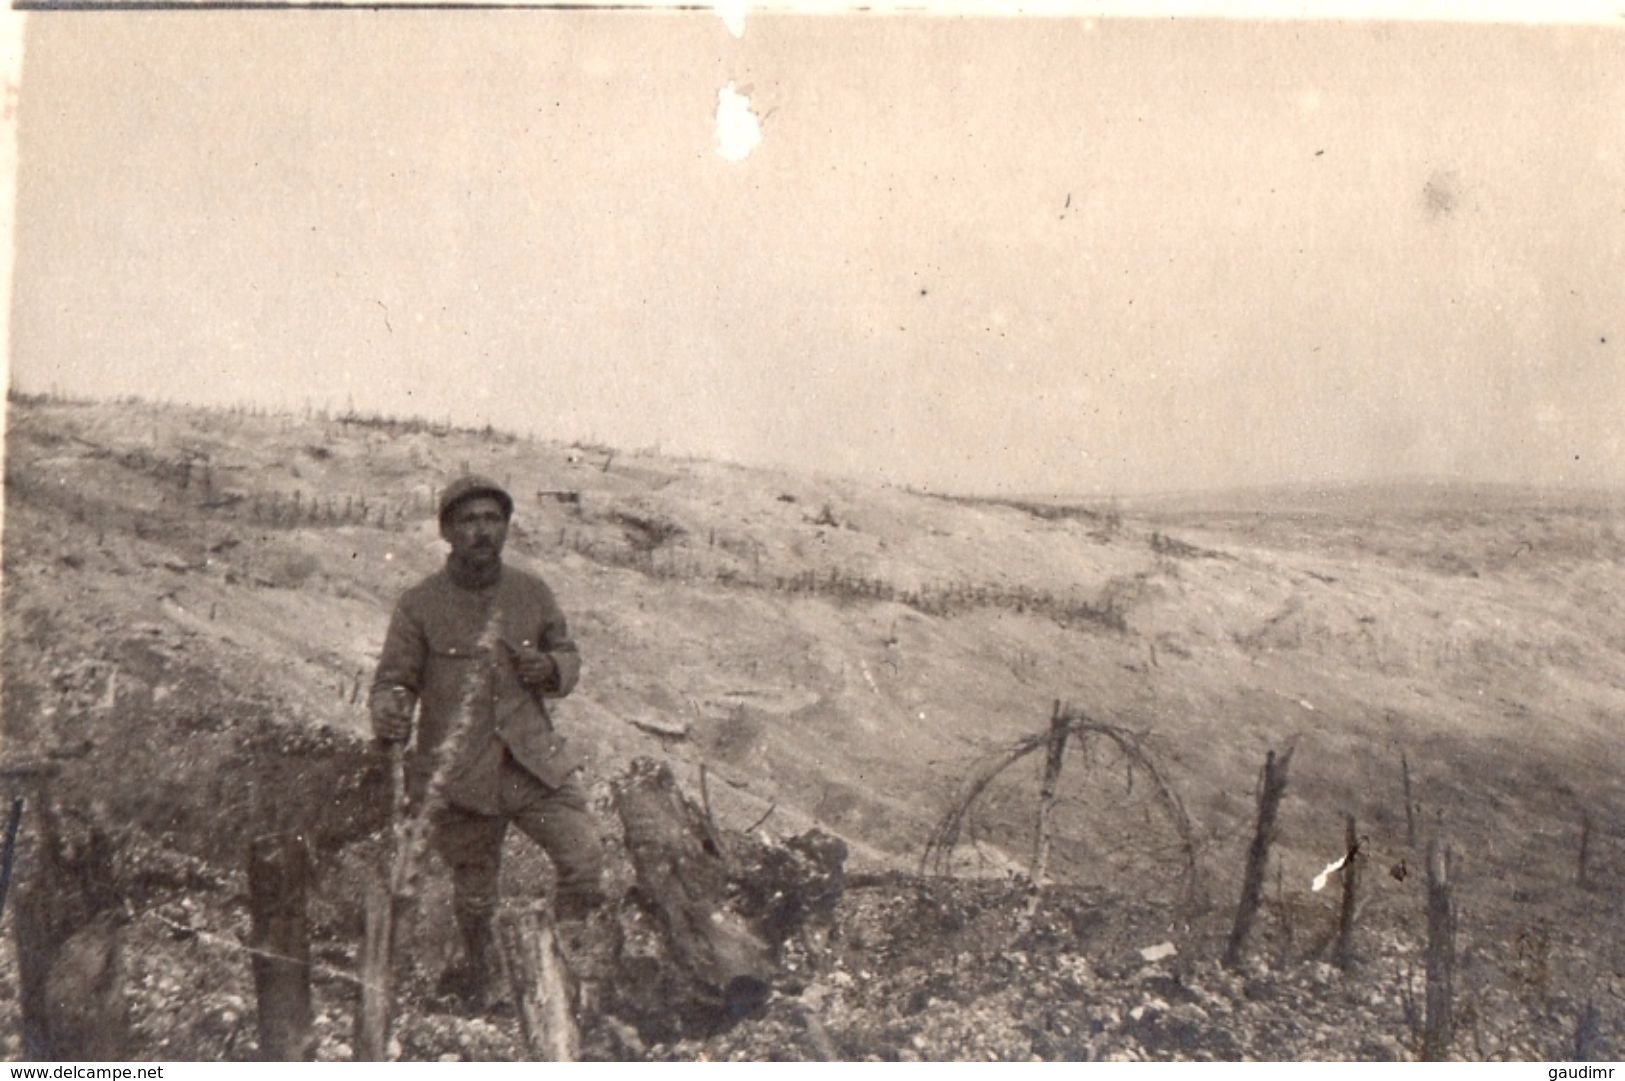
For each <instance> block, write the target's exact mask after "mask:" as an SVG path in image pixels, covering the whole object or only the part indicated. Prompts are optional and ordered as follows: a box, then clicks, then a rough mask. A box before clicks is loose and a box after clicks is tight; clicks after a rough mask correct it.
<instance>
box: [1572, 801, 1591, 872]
mask: <svg viewBox="0 0 1625 1081" xmlns="http://www.w3.org/2000/svg"><path fill="white" fill-rule="evenodd" d="M1590 850H1591V812H1589V811H1586V812H1583V813H1582V814H1581V815H1580V858H1579V863H1578V866H1577V867H1576V869H1575V872H1574V884H1575V885H1577V886H1579V887H1580V888H1581V889H1582V890H1583V889H1587V888H1589V886H1590V883H1589V882H1588V881H1587V877H1586V859H1587V856H1588V855H1589V854H1590Z"/></svg>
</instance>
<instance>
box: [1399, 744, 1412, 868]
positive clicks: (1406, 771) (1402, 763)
mask: <svg viewBox="0 0 1625 1081" xmlns="http://www.w3.org/2000/svg"><path fill="white" fill-rule="evenodd" d="M1399 774H1400V777H1401V778H1402V779H1403V780H1404V782H1405V844H1406V845H1407V846H1408V847H1410V848H1415V847H1416V801H1415V799H1413V798H1412V797H1411V763H1410V761H1409V760H1408V759H1407V758H1406V757H1405V753H1404V752H1403V751H1401V752H1400V755H1399Z"/></svg>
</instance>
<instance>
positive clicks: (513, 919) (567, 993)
mask: <svg viewBox="0 0 1625 1081" xmlns="http://www.w3.org/2000/svg"><path fill="white" fill-rule="evenodd" d="M496 930H497V943H498V945H499V946H500V947H501V949H502V962H503V966H504V968H506V969H507V973H508V984H509V986H510V987H511V988H512V990H513V1000H514V1005H515V1006H516V1007H517V1008H518V1010H519V1028H520V1032H521V1033H522V1034H523V1035H524V1037H525V1046H526V1047H527V1048H528V1049H529V1050H530V1054H531V1057H532V1058H533V1059H536V1060H537V1061H540V1062H575V1061H576V1060H577V1059H579V1058H580V1057H581V1029H580V1027H579V1025H578V1024H577V1023H576V981H575V974H574V973H572V972H571V971H570V966H569V964H568V963H566V961H565V959H564V954H563V952H562V951H561V950H560V949H559V940H558V936H557V935H556V934H555V933H554V930H553V926H552V924H551V923H550V922H548V921H547V920H544V919H543V918H542V915H541V914H540V913H539V912H537V911H535V910H534V909H530V910H526V911H522V912H514V911H504V912H501V913H499V914H498V916H497V927H496Z"/></svg>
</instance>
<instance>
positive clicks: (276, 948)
mask: <svg viewBox="0 0 1625 1081" xmlns="http://www.w3.org/2000/svg"><path fill="white" fill-rule="evenodd" d="M308 881H309V856H308V853H307V851H306V849H305V843H304V838H302V837H300V836H298V835H297V834H288V833H278V834H269V835H267V836H264V837H257V838H255V839H254V841H253V843H252V844H251V846H250V847H249V856H248V895H249V896H248V906H249V911H250V914H251V916H252V918H253V930H252V931H251V933H250V934H251V937H250V938H249V943H248V945H249V949H251V950H253V951H254V953H253V954H252V957H253V966H254V993H255V996H256V999H257V1001H258V1003H259V1034H260V1058H261V1059H263V1060H265V1061H268V1062H307V1061H309V1060H310V1059H311V1057H312V1055H313V1054H314V1051H315V1040H314V1038H313V1034H312V1031H311V1009H310V928H309V924H308V923H307V920H306V915H305V897H306V890H307V883H308Z"/></svg>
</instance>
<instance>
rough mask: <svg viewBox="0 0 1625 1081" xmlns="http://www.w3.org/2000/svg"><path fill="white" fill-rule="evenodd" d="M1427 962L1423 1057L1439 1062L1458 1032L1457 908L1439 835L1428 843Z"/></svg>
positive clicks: (1447, 854)
mask: <svg viewBox="0 0 1625 1081" xmlns="http://www.w3.org/2000/svg"><path fill="white" fill-rule="evenodd" d="M1427 965H1428V970H1427V981H1428V982H1427V1019H1426V1021H1425V1022H1424V1023H1423V1027H1422V1058H1423V1060H1424V1061H1426V1062H1439V1061H1441V1060H1443V1058H1444V1057H1445V1055H1446V1054H1447V1053H1448V1052H1449V1050H1450V1042H1451V1040H1452V1038H1453V1037H1454V1035H1455V1017H1454V997H1455V982H1456V911H1455V906H1454V905H1453V904H1452V902H1451V899H1450V853H1449V851H1448V849H1446V848H1445V846H1444V845H1443V844H1441V843H1440V842H1439V839H1438V838H1437V837H1435V838H1433V840H1432V841H1430V842H1429V843H1428V952H1427Z"/></svg>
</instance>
